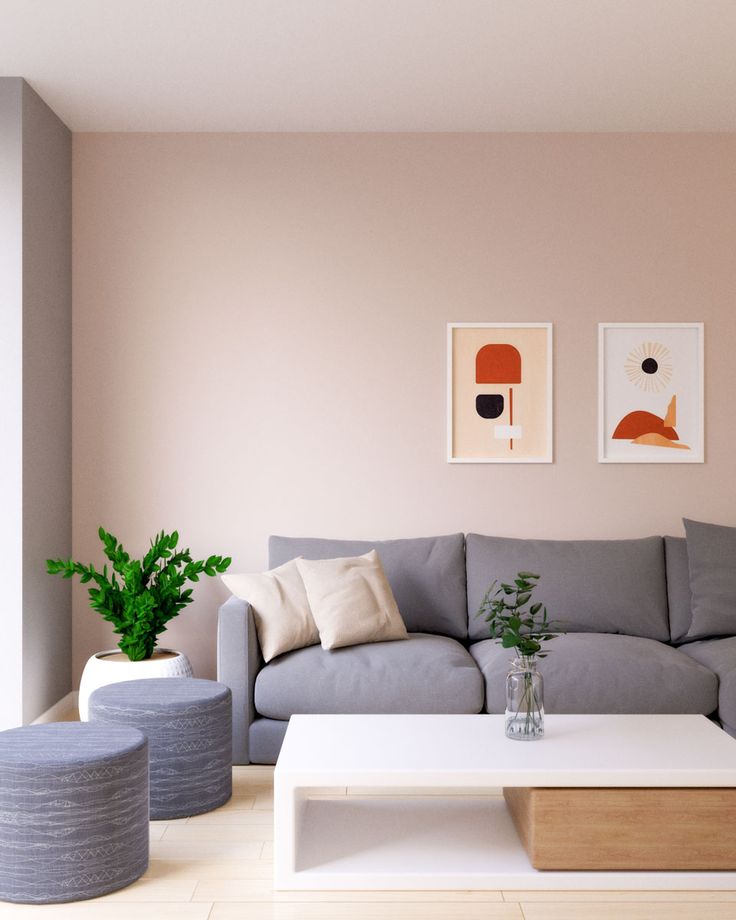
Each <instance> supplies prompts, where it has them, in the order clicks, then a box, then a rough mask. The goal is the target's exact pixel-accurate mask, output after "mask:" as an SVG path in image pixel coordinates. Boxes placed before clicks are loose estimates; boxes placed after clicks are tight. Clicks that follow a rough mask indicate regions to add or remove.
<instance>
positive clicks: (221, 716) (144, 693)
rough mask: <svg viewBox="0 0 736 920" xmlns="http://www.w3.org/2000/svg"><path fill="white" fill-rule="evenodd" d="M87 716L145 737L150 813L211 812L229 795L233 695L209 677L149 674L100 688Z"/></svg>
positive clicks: (159, 816) (165, 815)
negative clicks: (127, 726)
mask: <svg viewBox="0 0 736 920" xmlns="http://www.w3.org/2000/svg"><path fill="white" fill-rule="evenodd" d="M89 718H90V721H91V722H92V723H93V724H98V725H99V724H100V723H101V722H106V723H111V724H115V725H121V724H124V725H132V726H134V727H135V728H138V729H140V730H141V731H142V732H143V734H144V735H146V736H147V738H148V743H149V746H150V761H151V818H152V819H153V820H163V819H166V818H184V817H187V816H188V815H198V814H201V813H202V812H205V811H211V810H212V809H213V808H217V807H218V806H220V805H224V804H225V802H227V800H228V799H229V798H230V796H231V795H232V694H231V693H230V688H229V687H226V686H225V685H224V684H218V683H217V682H215V681H213V680H199V679H197V678H194V677H190V678H176V677H174V678H172V677H162V678H158V677H154V678H147V679H146V680H127V681H123V682H122V683H118V684H109V685H108V686H106V687H99V688H98V689H97V690H95V692H94V693H93V694H92V696H91V697H90V700H89Z"/></svg>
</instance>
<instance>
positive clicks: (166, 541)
mask: <svg viewBox="0 0 736 920" xmlns="http://www.w3.org/2000/svg"><path fill="white" fill-rule="evenodd" d="M98 535H99V537H100V540H101V541H102V545H103V549H104V553H105V557H106V558H107V563H105V565H104V566H103V568H102V571H99V570H98V569H96V568H95V567H94V565H93V564H92V563H90V564H89V565H83V564H82V563H81V562H74V561H72V560H71V559H47V560H46V571H47V572H48V573H49V575H61V577H62V578H72V577H73V576H74V575H78V576H79V579H80V581H81V583H82V584H83V585H84V584H89V585H90V587H89V588H88V589H87V591H88V594H89V603H90V606H91V607H92V609H93V610H96V611H97V612H98V613H99V614H100V616H102V617H103V619H105V620H107V621H108V623H111V624H112V628H113V630H114V632H115V633H117V634H118V635H119V636H120V637H121V638H120V642H118V647H119V648H120V650H121V651H122V652H124V653H125V654H126V655H127V656H128V658H130V660H131V661H143V660H144V659H146V658H150V657H151V655H152V654H153V650H154V649H155V647H156V641H157V639H158V636H159V635H160V634H161V633H162V632H163V631H164V630H165V629H166V625H167V623H168V622H169V620H172V619H173V618H174V617H175V616H177V615H178V614H179V613H181V611H182V610H183V609H184V608H185V607H186V606H187V604H191V602H192V600H193V598H192V589H191V588H186V587H185V585H186V584H187V582H197V581H199V576H200V575H206V576H209V577H212V576H214V575H217V574H222V573H223V572H225V571H227V568H228V566H229V565H230V563H231V562H232V559H231V558H230V557H229V556H227V557H223V556H208V558H207V559H199V560H195V559H192V555H191V553H190V551H189V550H188V549H178V548H177V544H178V543H179V533H178V531H176V530H175V531H173V533H170V534H167V533H164V531H163V530H162V531H161V533H159V534H156V536H155V537H154V538H153V540H151V548H150V549H149V550H148V552H147V553H146V555H145V556H144V557H143V559H131V558H130V556H129V555H128V553H126V552H125V549H124V548H123V545H122V543H120V542H119V541H118V539H117V537H114V536H113V535H112V534H111V533H108V532H107V531H106V530H104V528H102V527H100V529H99V530H98ZM108 563H109V564H108Z"/></svg>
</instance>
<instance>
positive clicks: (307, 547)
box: [218, 534, 736, 764]
mask: <svg viewBox="0 0 736 920" xmlns="http://www.w3.org/2000/svg"><path fill="white" fill-rule="evenodd" d="M374 547H375V549H376V550H377V551H378V554H379V556H380V559H381V562H382V564H383V568H384V570H385V572H386V575H387V577H388V580H389V582H390V584H391V587H392V590H393V592H394V595H395V597H396V601H397V603H398V606H399V610H400V611H401V614H402V617H403V619H404V622H405V623H406V627H407V630H408V632H409V638H408V640H402V641H395V642H376V643H372V644H367V645H359V646H352V647H348V648H340V649H335V650H332V651H323V650H322V648H321V647H320V646H319V645H315V646H310V647H308V648H302V649H298V650H296V651H292V652H288V653H286V654H283V655H280V656H279V657H277V658H275V659H273V660H272V661H270V662H269V663H268V664H266V665H264V662H263V659H262V657H261V654H260V650H259V647H258V637H257V634H256V629H255V624H254V619H253V615H252V610H251V608H250V605H249V604H248V603H247V601H244V600H241V599H238V598H236V597H231V598H230V599H229V600H228V601H227V602H226V603H225V604H224V605H223V606H222V607H221V608H220V611H219V620H218V679H219V680H220V681H222V682H223V683H225V684H227V685H228V686H229V687H230V688H231V690H232V693H233V755H234V761H235V763H241V764H247V763H275V761H276V758H277V756H278V752H279V749H280V747H281V743H282V741H283V738H284V734H285V732H286V727H287V724H288V720H289V717H290V716H291V715H293V714H295V713H393V712H395V713H479V712H491V713H501V712H503V711H504V707H505V698H504V693H505V677H506V673H507V671H508V665H509V661H510V658H511V657H512V655H511V653H510V652H509V651H508V650H505V649H502V648H501V646H500V645H499V644H498V643H497V642H495V641H493V640H491V639H489V638H488V632H487V627H486V625H485V623H484V622H483V621H482V619H479V618H478V617H476V616H475V613H476V611H477V610H478V607H479V605H480V603H481V600H482V598H483V595H484V593H485V591H486V589H487V588H488V586H489V584H490V583H491V582H492V581H493V580H494V579H496V578H497V579H499V580H503V581H508V580H511V579H513V577H514V576H515V574H516V573H517V572H518V571H520V570H530V571H534V572H536V573H538V574H539V575H540V576H541V578H540V582H539V586H538V589H537V592H536V594H535V599H538V600H540V601H543V602H544V603H545V604H546V605H547V607H548V610H549V613H550V616H551V617H552V618H553V619H554V620H556V621H558V622H560V623H561V625H562V627H563V628H564V630H565V632H564V634H563V635H560V636H559V637H558V638H556V639H554V640H552V641H551V642H550V643H549V645H548V647H547V651H548V652H549V655H548V657H547V658H545V659H544V660H543V661H542V662H541V670H542V672H543V674H544V679H545V708H546V711H547V712H550V713H702V714H703V715H707V716H711V717H713V718H715V719H717V720H718V721H719V722H720V723H721V724H722V726H723V728H724V729H726V731H728V732H729V733H731V734H733V735H736V637H732V636H726V637H723V636H720V637H713V638H705V639H700V640H698V641H689V640H688V638H687V634H688V630H689V628H690V622H691V596H690V581H689V568H688V553H687V545H686V542H685V540H684V539H679V538H674V537H648V538H644V539H636V540H600V541H597V540H581V541H577V540H575V541H556V540H515V539H507V538H501V537H490V536H482V535H479V534H468V535H467V537H466V536H464V535H463V534H452V535H448V536H440V537H422V538H417V539H408V540H387V541H379V542H368V541H354V540H351V541H347V540H323V539H311V538H304V539H302V538H292V537H278V536H276V537H271V538H270V541H269V562H270V568H275V567H276V566H279V565H281V564H283V563H285V562H287V561H289V560H290V559H294V558H296V557H297V556H303V557H304V558H307V559H329V558H336V557H340V556H357V555H361V554H363V553H366V552H367V551H369V550H370V549H372V548H374Z"/></svg>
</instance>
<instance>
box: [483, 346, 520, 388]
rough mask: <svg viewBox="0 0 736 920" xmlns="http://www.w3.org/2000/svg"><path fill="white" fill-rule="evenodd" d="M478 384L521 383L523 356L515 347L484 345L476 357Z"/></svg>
mask: <svg viewBox="0 0 736 920" xmlns="http://www.w3.org/2000/svg"><path fill="white" fill-rule="evenodd" d="M475 382H476V383H521V355H520V354H519V352H518V350H517V349H516V348H514V346H513V345H502V344H499V345H495V344H494V345H484V346H483V347H482V348H480V349H478V353H477V354H476V356H475Z"/></svg>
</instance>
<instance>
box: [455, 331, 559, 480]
mask: <svg viewBox="0 0 736 920" xmlns="http://www.w3.org/2000/svg"><path fill="white" fill-rule="evenodd" d="M447 459H448V461H449V462H450V463H551V462H552V324H551V323H449V324H448V327H447Z"/></svg>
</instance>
